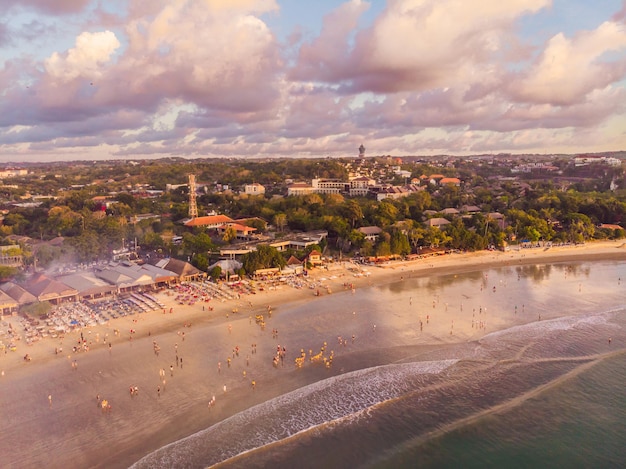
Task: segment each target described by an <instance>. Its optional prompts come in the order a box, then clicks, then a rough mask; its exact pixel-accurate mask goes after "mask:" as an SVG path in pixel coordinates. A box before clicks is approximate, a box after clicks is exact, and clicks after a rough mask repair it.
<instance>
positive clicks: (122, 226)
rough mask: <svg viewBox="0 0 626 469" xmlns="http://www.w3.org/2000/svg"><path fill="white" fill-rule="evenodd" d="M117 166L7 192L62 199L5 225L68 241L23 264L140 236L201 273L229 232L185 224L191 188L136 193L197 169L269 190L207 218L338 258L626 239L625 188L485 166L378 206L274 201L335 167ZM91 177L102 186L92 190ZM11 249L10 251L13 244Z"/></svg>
mask: <svg viewBox="0 0 626 469" xmlns="http://www.w3.org/2000/svg"><path fill="white" fill-rule="evenodd" d="M120 168H121V169H122V173H120V172H119V171H117V170H116V171H115V172H113V173H112V172H111V167H110V165H107V164H104V163H99V164H92V165H88V164H85V165H81V164H78V165H75V166H72V167H68V168H63V170H60V169H58V171H59V175H54V176H52V175H50V174H48V175H46V176H44V177H39V178H37V179H36V180H35V179H32V178H31V179H29V178H27V177H24V178H22V180H21V182H22V184H21V185H19V184H18V185H17V186H18V188H7V189H4V193H3V194H2V195H3V196H4V198H5V200H6V201H7V202H9V201H12V200H19V199H20V197H22V196H23V195H24V194H25V193H26V192H27V191H30V192H31V193H34V192H36V191H49V193H55V191H58V192H57V194H58V195H59V196H58V197H57V198H54V199H53V198H51V199H48V200H47V201H46V202H44V203H43V204H42V205H41V206H39V207H34V208H33V207H30V208H19V207H13V206H11V207H10V209H9V212H8V213H7V214H6V215H5V216H4V220H3V223H2V226H0V234H1V235H3V236H5V237H6V236H8V235H11V234H14V235H24V236H29V237H31V238H36V239H38V240H44V241H45V240H52V239H54V238H56V237H63V238H65V239H66V242H65V243H64V244H63V245H61V246H56V245H45V246H42V247H40V248H38V249H37V251H36V252H28V251H25V254H26V256H27V261H28V262H31V263H34V262H38V263H39V265H44V266H45V265H51V264H52V263H54V262H57V261H65V260H69V259H74V260H76V261H79V262H93V261H97V260H104V259H108V258H110V257H111V255H112V253H113V252H114V251H116V250H119V249H121V248H122V247H124V246H128V245H129V244H130V243H134V242H135V240H136V241H137V244H138V245H140V246H141V248H142V250H143V251H145V252H147V251H150V252H155V253H157V254H162V255H168V256H169V255H171V256H176V257H178V258H181V259H184V260H190V261H191V262H192V263H194V265H196V266H198V267H199V268H201V269H203V270H206V269H207V268H208V266H209V265H210V264H211V263H212V262H213V261H214V260H216V256H215V252H216V251H217V250H218V248H219V246H220V245H223V244H226V243H230V242H232V241H233V239H234V233H233V232H232V230H231V232H228V231H227V232H226V234H225V235H223V236H221V237H216V236H212V235H211V234H210V233H207V232H206V231H204V230H202V229H187V228H185V227H184V226H183V225H182V224H180V223H178V221H179V220H181V219H184V218H185V217H187V214H188V211H189V207H188V190H187V188H186V187H181V188H179V189H176V190H173V191H169V192H164V193H163V194H162V195H160V196H159V197H154V198H146V197H140V196H137V195H136V194H135V193H133V192H132V191H133V190H134V189H136V188H137V187H142V185H149V186H150V187H152V188H157V189H164V188H165V186H166V184H168V183H169V184H185V183H186V182H187V177H188V175H189V174H190V173H194V174H196V175H199V176H197V180H200V181H203V182H206V183H209V184H218V183H219V184H227V185H229V186H230V187H234V188H238V187H240V186H241V185H243V184H246V183H252V182H260V183H262V184H264V185H267V187H268V188H269V191H268V193H267V194H266V195H265V196H246V195H243V194H238V193H237V191H221V192H215V191H213V189H212V188H211V187H208V188H207V191H206V193H204V194H201V195H199V196H198V198H197V202H198V209H199V211H200V214H201V215H202V214H205V213H208V212H209V211H211V210H215V211H216V212H218V213H225V214H227V215H229V216H231V217H232V218H235V219H238V218H250V219H251V221H250V222H249V223H250V225H251V226H254V227H255V228H256V229H257V230H258V232H260V233H265V232H268V231H272V232H274V236H275V237H278V238H280V237H281V236H282V235H283V234H285V233H287V232H293V231H310V230H318V229H323V230H326V231H328V234H329V236H328V245H327V246H322V247H321V248H322V249H326V250H327V251H330V253H331V254H339V253H342V254H346V255H352V254H355V253H357V252H358V253H359V254H361V255H365V256H374V255H377V256H385V255H390V254H397V255H401V256H402V255H407V254H410V253H415V252H419V250H420V249H422V248H424V247H444V248H449V249H459V250H480V249H485V248H487V247H489V246H494V247H503V246H504V245H505V244H507V243H516V242H520V241H529V242H537V241H541V240H543V241H554V242H584V241H587V240H592V239H615V238H621V237H623V236H624V230H622V229H601V228H599V225H600V224H603V223H609V224H617V223H621V222H622V221H623V220H624V215H625V213H626V194H625V193H624V191H608V190H606V191H598V190H597V186H593V188H592V189H590V188H589V187H587V186H586V185H585V184H582V183H581V184H577V185H573V186H572V185H570V186H569V188H568V189H566V190H564V189H563V188H562V187H560V186H559V185H558V184H556V183H554V182H552V181H549V180H544V181H538V182H529V183H528V184H527V185H526V186H524V187H521V186H520V185H519V184H515V183H513V182H511V181H504V182H501V181H498V180H496V179H494V178H493V177H494V174H493V173H491V174H487V173H486V172H485V170H484V168H482V167H481V169H480V171H478V170H477V171H476V172H472V171H471V169H470V168H468V167H463V168H461V169H459V168H456V169H445V170H444V169H439V172H442V173H444V174H446V175H454V171H462V172H463V177H464V181H465V184H464V185H463V186H462V187H456V186H452V185H449V186H444V187H438V186H435V185H430V184H428V185H427V186H426V187H425V189H424V190H423V191H420V192H416V193H414V194H412V195H410V196H408V197H405V198H401V199H397V200H391V199H386V200H383V201H381V202H377V201H376V200H374V199H371V198H365V197H357V198H348V197H345V196H343V195H340V194H330V195H323V194H309V195H306V196H298V197H283V196H277V195H278V194H283V193H284V181H285V180H287V179H291V180H295V181H297V180H308V179H310V178H311V177H312V176H313V177H315V176H318V177H324V178H327V177H331V178H343V179H347V172H346V169H345V167H344V166H342V165H341V164H340V163H339V162H338V161H335V160H281V161H276V162H271V163H260V162H223V161H221V162H220V161H196V162H186V161H178V160H173V161H167V162H163V161H154V162H153V161H150V162H144V163H142V164H141V165H133V164H130V163H120V164H119V167H118V168H117V169H120ZM411 170H412V174H414V175H418V174H420V173H423V172H432V171H434V170H435V168H429V167H426V166H424V167H420V166H413V167H411ZM111 174H115V175H116V176H113V177H111ZM118 174H122V175H121V176H118ZM611 177H617V175H616V174H613V175H612V176H611ZM94 180H98V184H91V183H92V182H93V181H94ZM72 184H73V185H75V186H76V187H73V186H72ZM70 186H72V187H70ZM62 189H63V190H62ZM110 193H113V194H114V195H113V196H110V195H108V194H110ZM98 195H108V197H109V198H111V197H112V198H113V199H114V201H115V203H113V204H110V205H108V206H103V205H102V203H101V202H98V201H97V200H98V199H94V197H95V196H98ZM464 205H478V206H480V207H481V212H480V213H477V214H471V215H468V214H466V215H463V216H461V215H445V214H443V213H442V211H443V209H445V208H460V207H462V206H464ZM492 212H498V213H500V214H502V215H503V216H504V220H499V219H496V218H493V217H492V216H490V215H489V214H490V213H492ZM145 214H155V215H157V216H158V217H157V218H154V219H143V220H141V221H138V220H137V219H135V218H134V217H135V216H137V215H145ZM430 217H443V218H446V219H448V221H449V222H450V223H449V224H447V225H445V226H442V227H441V228H437V227H428V226H426V224H425V223H424V222H425V220H427V219H428V218H430ZM366 226H377V227H380V228H381V229H382V230H383V231H382V233H381V235H380V236H379V237H378V239H377V240H376V241H375V242H371V241H368V240H366V238H365V235H364V234H363V233H361V232H360V231H359V230H358V229H359V228H361V227H366ZM175 236H182V243H174V242H173V239H174V237H175ZM4 242H5V243H9V241H8V240H6V238H5V241H4ZM290 254H293V253H284V254H281V253H276V252H273V251H272V250H269V249H265V248H261V250H260V251H257V252H256V253H255V254H252V255H249V256H247V258H246V259H245V265H244V270H245V271H246V272H251V271H252V270H255V268H259V266H262V267H273V266H277V267H279V266H281V265H282V264H281V263H282V262H285V260H286V258H287V257H286V256H288V255H290ZM297 254H300V255H301V254H303V253H297ZM250 269H252V270H250Z"/></svg>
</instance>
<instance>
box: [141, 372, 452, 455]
mask: <svg viewBox="0 0 626 469" xmlns="http://www.w3.org/2000/svg"><path fill="white" fill-rule="evenodd" d="M457 361H458V360H441V361H430V362H415V363H406V364H394V365H384V366H378V367H374V368H368V369H364V370H358V371H354V372H351V373H346V374H344V375H340V376H335V377H332V378H328V379H326V380H323V381H319V382H317V383H314V384H311V385H309V386H306V387H303V388H301V389H298V390H295V391H292V392H290V393H287V394H284V395H282V396H279V397H276V398H274V399H272V400H270V401H267V402H265V403H263V404H259V405H257V406H254V407H252V408H250V409H248V410H245V411H243V412H240V413H238V414H236V415H234V416H232V417H230V418H228V419H226V420H224V421H222V422H219V423H217V424H215V425H213V426H212V427H209V428H207V429H205V430H203V431H200V432H198V433H196V434H194V435H191V436H189V437H187V438H185V439H183V440H180V441H177V442H174V443H172V444H170V445H168V446H165V447H163V448H161V449H159V450H157V451H156V452H154V453H152V454H150V455H148V456H146V457H144V458H143V459H141V460H140V461H138V462H137V463H136V464H134V465H133V466H132V467H136V468H141V467H155V466H158V467H163V466H170V467H172V466H181V465H187V464H191V465H196V464H204V465H207V464H215V463H217V462H220V461H223V460H226V459H228V458H231V457H234V456H236V455H238V454H241V453H243V452H246V451H250V450H252V449H255V448H259V447H261V446H264V445H268V444H271V443H273V442H276V441H280V440H282V439H284V438H287V437H290V436H293V435H295V434H297V433H299V432H303V431H306V430H308V429H311V428H314V427H316V426H319V425H322V424H325V423H328V422H332V421H336V420H339V419H346V418H350V416H357V415H361V416H362V415H364V413H363V411H365V410H367V409H368V408H371V407H372V406H375V405H377V404H380V403H382V402H385V401H387V400H390V399H394V398H396V397H399V396H401V395H403V394H405V393H406V392H409V391H411V390H413V389H417V388H418V387H419V386H420V382H421V381H423V380H424V379H425V377H427V376H428V375H432V374H438V373H441V372H442V371H444V370H446V369H447V368H449V367H450V366H452V365H454V364H455V363H456V362H457ZM190 458H191V459H193V458H197V461H195V463H194V462H192V461H190Z"/></svg>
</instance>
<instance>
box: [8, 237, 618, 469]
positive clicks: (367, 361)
mask: <svg viewBox="0 0 626 469" xmlns="http://www.w3.org/2000/svg"><path fill="white" fill-rule="evenodd" d="M625 259H626V247H625V245H624V243H622V242H621V241H617V242H603V243H593V244H586V245H581V246H571V247H563V248H550V249H543V248H536V249H526V250H521V251H510V252H481V253H473V254H451V255H447V256H441V257H437V258H430V259H421V260H417V261H413V262H409V263H403V264H391V265H387V266H378V267H373V266H367V267H364V268H365V269H366V270H367V272H366V273H369V275H362V276H355V272H354V271H351V270H348V269H347V267H348V266H349V264H347V263H346V264H337V265H334V266H332V267H331V268H330V270H328V271H326V270H324V271H318V272H316V273H314V274H312V278H317V279H318V281H321V282H322V284H323V285H324V287H328V288H329V289H330V291H331V293H327V290H326V289H325V288H321V289H320V291H321V297H315V296H314V295H313V292H314V291H313V290H310V289H300V290H298V289H294V288H291V287H289V286H283V287H282V288H280V289H278V290H274V291H265V292H258V293H257V294H256V295H247V296H245V297H242V298H241V299H239V300H229V301H224V302H220V301H218V302H212V303H211V305H212V306H213V307H214V309H213V311H208V308H206V309H205V311H203V310H202V304H201V303H197V304H195V305H193V306H187V305H184V306H181V305H178V304H175V302H174V299H173V296H168V295H166V294H159V296H158V298H159V300H160V301H162V302H163V303H164V304H166V306H167V308H166V309H167V310H168V311H169V307H171V308H173V313H171V314H170V313H166V314H162V312H151V313H144V314H141V315H135V316H133V317H131V318H120V319H117V320H114V321H111V322H109V324H107V325H102V326H97V327H93V328H91V333H89V330H87V329H83V331H82V332H83V334H84V335H85V336H87V337H88V338H91V340H92V342H94V343H92V346H91V349H90V351H89V352H81V353H75V354H74V353H71V352H70V350H71V348H72V345H73V344H74V343H75V342H77V341H78V339H79V338H80V333H79V332H73V333H70V334H67V335H66V336H65V338H64V339H63V341H62V344H61V341H60V340H59V339H50V338H47V339H44V340H41V341H39V342H37V343H36V344H34V345H32V346H25V345H22V344H19V346H18V350H17V351H16V352H8V353H7V354H6V355H4V356H2V357H0V370H2V371H3V375H2V376H0V413H1V415H2V419H1V420H0V422H1V423H0V430H1V431H0V454H2V455H3V461H4V462H3V464H7V465H8V466H9V467H32V466H36V465H45V466H46V467H52V468H55V467H59V468H60V467H128V466H129V465H131V464H132V463H134V462H135V461H137V460H139V459H140V458H141V457H142V456H144V455H145V454H147V453H149V452H151V451H154V450H156V449H158V448H160V447H162V446H163V445H165V444H168V443H170V442H173V441H176V440H178V439H180V438H183V437H185V436H187V435H190V434H193V433H195V432H197V431H199V430H201V429H204V428H206V427H208V426H209V425H211V424H212V423H215V422H218V421H220V420H223V419H224V418H227V417H228V416H231V415H233V414H235V413H237V412H239V411H241V410H243V409H246V408H248V407H250V406H253V405H255V404H258V403H261V402H265V401H267V400H269V399H270V398H272V397H275V396H277V395H281V394H284V393H285V392H288V391H290V390H293V389H297V388H299V387H301V386H304V385H306V384H309V383H312V382H315V381H317V380H320V379H324V378H327V377H328V376H332V375H333V374H339V373H343V372H347V371H351V370H353V369H359V368H364V367H369V366H374V365H376V364H382V363H389V362H393V361H396V360H402V359H404V358H405V357H407V356H411V355H417V354H420V353H422V352H424V351H426V350H428V349H429V348H432V347H433V346H439V345H440V344H442V343H451V342H455V341H468V340H475V339H476V338H477V337H479V336H480V334H482V332H477V331H476V330H473V329H470V328H469V327H468V326H467V324H455V326H454V327H455V330H454V332H455V333H454V335H452V334H449V329H450V325H449V324H447V323H446V324H443V323H441V324H436V323H435V322H434V321H433V324H432V325H431V327H429V330H428V334H425V335H424V338H423V340H422V341H421V343H419V344H412V345H408V344H404V343H403V342H402V340H401V339H399V340H398V341H397V344H398V345H397V346H396V347H392V346H388V347H385V348H384V350H385V353H384V354H381V352H380V348H377V349H376V350H373V349H372V350H370V349H368V348H367V347H366V346H360V345H359V348H358V353H357V352H356V351H357V347H356V346H355V347H354V348H351V344H349V346H348V347H345V348H337V344H336V342H335V343H332V342H331V340H333V341H336V337H337V334H336V331H337V330H342V331H345V330H352V329H357V328H358V331H359V333H358V335H357V336H358V337H357V341H359V342H360V343H365V341H366V339H367V337H366V335H367V334H374V333H375V332H374V331H372V330H371V327H372V326H371V322H372V320H371V318H366V317H365V316H363V317H361V316H358V317H356V318H355V317H351V314H350V311H342V312H341V313H337V318H336V321H333V323H332V324H328V323H319V324H318V323H317V322H316V321H315V317H314V316H313V317H312V316H308V317H307V318H306V320H304V318H303V324H305V325H306V327H309V328H311V330H314V331H315V337H317V336H328V337H329V348H335V349H337V354H336V357H335V362H334V363H333V365H332V367H331V368H329V369H326V368H324V367H315V366H304V367H303V368H302V369H301V370H298V371H297V372H296V370H295V366H294V362H293V358H294V357H295V356H297V354H298V351H297V350H294V348H295V346H294V344H290V349H289V350H288V352H289V353H288V358H287V360H286V361H285V365H284V367H285V370H287V371H286V372H281V373H280V375H279V377H276V376H277V375H276V373H275V371H276V370H275V369H274V368H273V366H272V357H273V355H274V353H275V351H276V344H277V343H282V342H283V340H284V341H285V343H289V340H288V338H287V337H284V336H283V335H281V334H282V333H283V332H282V330H281V331H279V336H278V337H274V336H273V334H272V329H273V328H274V327H275V325H276V324H281V322H280V319H281V314H283V313H286V311H288V310H291V309H294V308H296V307H297V306H298V305H304V304H309V303H310V302H315V301H320V300H323V303H320V304H324V305H325V307H327V306H328V305H329V304H332V302H333V301H335V300H333V298H336V303H337V304H345V303H346V301H349V300H347V299H346V295H352V294H353V293H352V292H351V291H350V290H349V289H346V288H345V287H344V283H353V284H354V286H355V293H354V294H355V295H359V290H361V289H363V288H368V287H370V286H380V285H384V284H391V283H393V282H398V281H400V280H401V279H403V278H404V279H406V278H410V277H411V278H412V277H426V276H436V275H440V274H453V273H463V272H471V271H480V270H483V269H487V268H490V267H496V266H503V265H530V264H539V263H541V264H543V263H546V264H549V263H555V262H565V261H570V260H578V261H593V260H625ZM321 278H325V279H326V280H323V281H322V280H320V279H321ZM329 301H330V302H331V303H329ZM249 302H252V306H250V304H249ZM267 305H271V306H272V309H273V318H272V319H268V320H267V324H266V327H265V330H261V327H260V326H259V325H258V324H256V323H255V321H254V320H251V319H250V316H253V317H254V315H255V314H257V313H264V312H266V310H267ZM234 308H236V309H237V310H238V313H237V314H233V313H232V311H233V309H234ZM321 316H322V314H321V313H320V317H321ZM134 320H136V322H134ZM355 323H357V325H355ZM492 323H493V324H497V327H498V328H505V327H507V326H509V325H510V324H511V323H510V322H508V323H507V322H506V321H503V322H498V321H492ZM189 324H190V327H187V326H188V325H189ZM229 325H230V328H229ZM348 325H349V326H348ZM379 327H380V328H381V329H382V327H384V324H380V326H379ZM131 328H132V329H135V330H136V331H137V332H136V333H135V334H134V335H133V340H130V339H129V337H130V334H129V330H130V329H131ZM349 328H351V329H349ZM114 329H119V330H120V331H121V334H120V336H119V337H115V336H114V334H113V330H114ZM493 330H494V329H493V327H492V328H491V329H490V332H492V331H493ZM400 332H401V331H398V334H397V335H398V336H399V335H400ZM106 333H108V337H109V340H110V341H111V343H112V346H111V348H110V349H109V347H108V345H104V344H102V338H103V337H104V334H106ZM183 333H184V340H183V335H182V334H183ZM96 334H99V337H100V343H95V339H94V338H95V335H96ZM312 335H313V334H312ZM346 338H347V339H348V340H349V339H350V338H349V336H347V337H346ZM361 340H362V342H361ZM155 341H156V343H157V344H158V346H159V348H160V352H159V355H158V356H157V355H156V354H155V353H154V348H153V342H155ZM253 343H255V344H256V350H257V353H253V349H252V347H251V344H253ZM391 343H396V342H390V344H391ZM236 345H238V346H239V347H240V350H239V356H236V354H235V356H233V347H234V346H236ZM319 345H320V346H321V345H322V344H321V343H320V344H319ZM60 346H62V347H63V353H62V354H58V355H55V353H54V349H55V347H57V348H58V347H60ZM311 347H312V346H311ZM314 352H317V350H314ZM25 353H29V354H30V355H31V357H32V358H33V360H32V361H31V362H29V363H26V362H24V361H23V359H22V357H23V355H24V354H25ZM307 353H308V350H307ZM176 354H178V355H179V359H181V358H182V363H180V360H179V363H178V366H177V364H176ZM326 355H328V352H327V353H326ZM229 357H230V359H231V367H230V368H229V367H228V364H227V359H228V358H229ZM247 357H248V358H249V364H248V363H247ZM218 362H220V363H221V372H219V371H218ZM72 363H75V364H76V366H75V367H73V366H72ZM181 364H182V367H181ZM170 366H171V367H172V370H173V376H172V373H171V372H170ZM160 369H163V370H165V381H166V382H165V384H163V382H162V380H161V378H160V376H159V370H160ZM243 371H246V375H245V377H244V375H243ZM281 371H282V370H281ZM252 380H255V381H256V386H255V387H254V388H253V387H252V384H251V381H252ZM224 385H226V393H224V389H223V386H224ZM130 386H137V387H138V388H139V394H138V395H137V396H134V397H131V396H130V393H129V387H130ZM157 386H160V387H161V389H160V395H159V394H157ZM48 396H51V397H52V401H51V402H49V400H48ZM96 396H99V397H100V399H101V400H102V399H107V400H108V401H109V403H110V404H111V410H110V412H103V411H102V410H101V408H99V407H98V402H97V399H96ZM213 396H215V405H213V406H209V403H210V401H211V400H212V397H213Z"/></svg>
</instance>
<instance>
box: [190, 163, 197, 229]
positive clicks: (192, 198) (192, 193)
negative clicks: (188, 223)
mask: <svg viewBox="0 0 626 469" xmlns="http://www.w3.org/2000/svg"><path fill="white" fill-rule="evenodd" d="M197 217H198V205H197V204H196V176H195V175H194V174H190V175H189V218H191V219H192V220H193V219H194V218H197Z"/></svg>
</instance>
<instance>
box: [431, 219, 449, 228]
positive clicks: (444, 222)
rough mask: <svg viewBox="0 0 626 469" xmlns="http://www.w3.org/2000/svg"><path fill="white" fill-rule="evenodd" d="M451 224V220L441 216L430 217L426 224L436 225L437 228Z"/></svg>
mask: <svg viewBox="0 0 626 469" xmlns="http://www.w3.org/2000/svg"><path fill="white" fill-rule="evenodd" d="M449 224H450V222H449V221H448V220H446V219H445V218H441V217H435V218H429V219H428V220H426V226H435V227H437V228H441V227H442V226H445V225H449Z"/></svg>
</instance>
